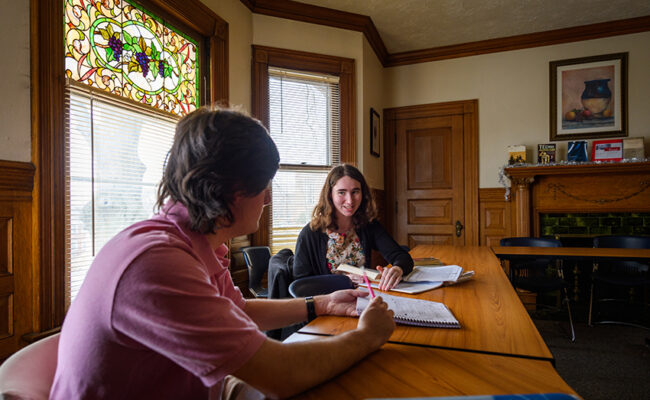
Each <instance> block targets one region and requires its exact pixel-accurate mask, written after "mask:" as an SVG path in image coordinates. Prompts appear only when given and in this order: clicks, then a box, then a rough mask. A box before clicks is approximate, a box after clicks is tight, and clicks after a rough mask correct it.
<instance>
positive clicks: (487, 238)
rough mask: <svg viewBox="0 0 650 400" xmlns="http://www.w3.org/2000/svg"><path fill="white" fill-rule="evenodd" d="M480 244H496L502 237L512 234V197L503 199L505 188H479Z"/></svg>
mask: <svg viewBox="0 0 650 400" xmlns="http://www.w3.org/2000/svg"><path fill="white" fill-rule="evenodd" d="M479 199H480V201H479V213H480V221H481V222H480V238H481V239H480V244H481V246H494V245H498V244H499V241H500V240H501V239H502V238H504V237H510V236H512V221H513V218H512V209H513V207H512V199H511V200H509V201H506V200H505V189H500V188H484V189H479Z"/></svg>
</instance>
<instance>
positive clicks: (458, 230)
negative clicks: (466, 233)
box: [456, 221, 463, 237]
mask: <svg viewBox="0 0 650 400" xmlns="http://www.w3.org/2000/svg"><path fill="white" fill-rule="evenodd" d="M462 230H463V224H461V223H460V221H456V237H460V232H461V231H462Z"/></svg>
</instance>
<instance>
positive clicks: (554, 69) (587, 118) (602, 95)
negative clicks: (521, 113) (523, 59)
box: [549, 53, 628, 141]
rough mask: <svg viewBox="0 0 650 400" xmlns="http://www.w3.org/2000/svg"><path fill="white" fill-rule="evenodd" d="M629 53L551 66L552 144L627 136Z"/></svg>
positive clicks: (552, 64) (574, 59)
mask: <svg viewBox="0 0 650 400" xmlns="http://www.w3.org/2000/svg"><path fill="white" fill-rule="evenodd" d="M627 59H628V53H616V54H605V55H600V56H592V57H582V58H573V59H567V60H559V61H551V62H550V63H549V78H550V79H549V89H550V90H549V92H550V128H551V129H550V140H551V141H559V140H572V139H593V138H601V137H625V136H627Z"/></svg>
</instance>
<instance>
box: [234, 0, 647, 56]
mask: <svg viewBox="0 0 650 400" xmlns="http://www.w3.org/2000/svg"><path fill="white" fill-rule="evenodd" d="M240 1H241V2H242V3H243V4H244V5H245V6H246V7H248V8H249V9H250V10H251V11H252V12H254V13H256V14H264V15H269V16H273V17H279V18H286V19H292V20H295V21H302V22H309V23H313V24H319V25H326V26H332V27H335V28H341V29H348V30H353V31H358V32H362V33H363V34H364V35H365V37H366V39H367V40H368V42H369V43H370V45H371V46H372V48H373V50H374V51H375V54H376V55H377V58H378V59H379V61H380V62H381V63H382V65H383V66H384V67H394V66H399V65H409V64H418V63H425V62H430V61H438V60H446V59H450V58H460V57H469V56H475V55H479V54H489V53H498V52H502V51H511V50H520V49H526V48H532V47H541V46H549V45H554V44H560V43H570V42H579V41H583V40H590V39H598V38H603V37H609V36H618V35H627V34H631V33H638V32H645V31H650V15H647V16H643V17H637V18H628V19H622V20H617V21H609V22H601V23H597V24H590V25H582V26H576V27H571V28H563V29H555V30H550V31H545V32H536V33H529V34H524V35H516V36H509V37H503V38H497V39H488V40H480V41H477V42H469V43H461V44H455V45H450V46H441V47H432V48H429V49H422V50H414V51H406V52H401V53H393V54H389V53H388V50H386V46H385V45H384V42H383V41H382V40H381V37H380V36H379V32H377V28H376V27H375V24H374V23H373V22H372V20H371V19H370V17H368V16H365V15H360V14H353V13H349V12H344V11H338V10H333V9H330V8H325V7H318V6H313V5H310V4H305V3H298V2H296V1H291V0H240Z"/></svg>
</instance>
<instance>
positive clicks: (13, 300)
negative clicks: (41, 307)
mask: <svg viewBox="0 0 650 400" xmlns="http://www.w3.org/2000/svg"><path fill="white" fill-rule="evenodd" d="M33 187H34V166H33V165H32V164H31V163H21V162H13V161H0V359H4V358H6V357H8V356H9V355H11V354H12V353H14V352H15V351H16V350H18V349H19V348H20V347H22V346H24V345H26V344H27V343H26V342H25V341H23V340H22V339H21V336H23V335H25V334H28V333H31V332H32V326H33V317H34V312H33V311H34V308H33V304H34V296H33V293H34V292H33V290H34V284H33V282H34V279H33V277H34V275H33V272H34V269H33V268H32V266H33V263H32V190H33Z"/></svg>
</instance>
